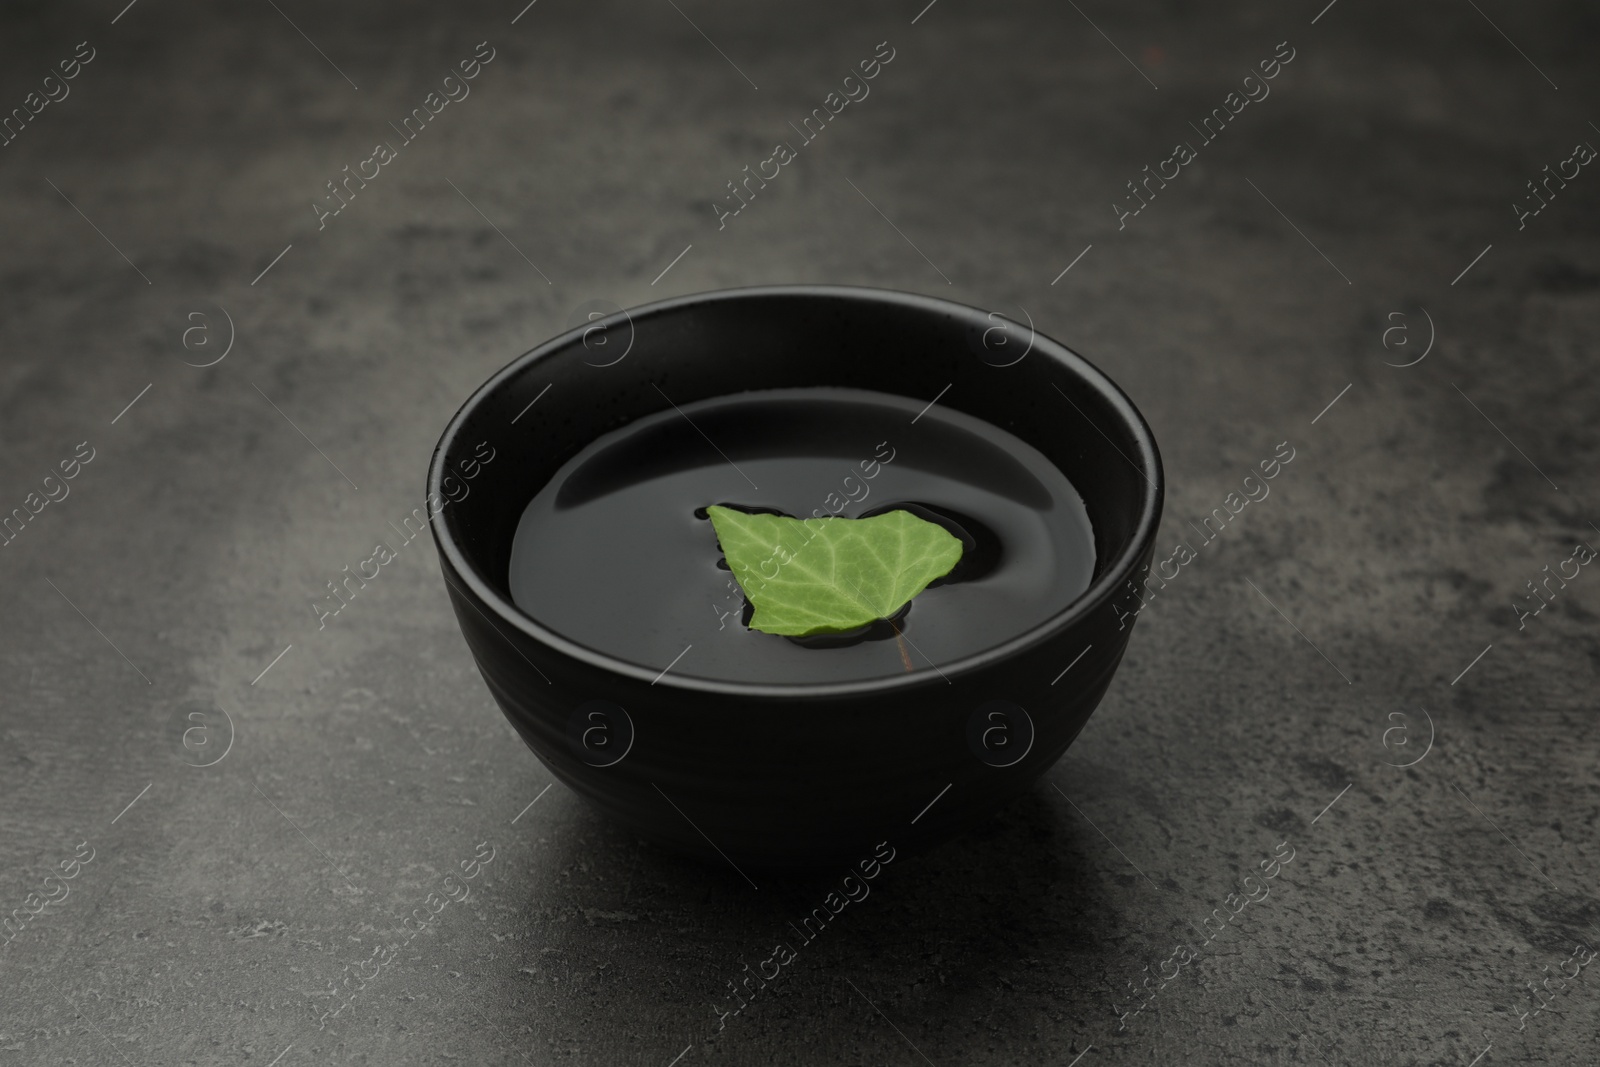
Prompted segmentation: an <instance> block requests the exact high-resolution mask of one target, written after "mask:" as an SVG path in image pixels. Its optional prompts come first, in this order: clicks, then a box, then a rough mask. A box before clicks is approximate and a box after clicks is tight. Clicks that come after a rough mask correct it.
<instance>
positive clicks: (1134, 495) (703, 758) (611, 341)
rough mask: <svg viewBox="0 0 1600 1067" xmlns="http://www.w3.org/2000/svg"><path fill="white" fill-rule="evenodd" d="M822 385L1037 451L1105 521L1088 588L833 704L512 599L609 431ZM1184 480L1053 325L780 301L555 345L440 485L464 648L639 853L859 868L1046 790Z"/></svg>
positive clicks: (453, 424)
mask: <svg viewBox="0 0 1600 1067" xmlns="http://www.w3.org/2000/svg"><path fill="white" fill-rule="evenodd" d="M1019 352H1020V353H1023V355H1021V356H1020V357H1019V356H1017V355H1016V353H1019ZM815 386H836V387H837V386H845V387H853V388H859V389H869V390H876V391H879V392H884V393H894V394H899V395H901V396H906V397H930V398H931V397H934V396H936V395H938V396H939V397H940V399H939V401H938V402H939V403H940V404H941V405H943V406H945V407H948V408H954V409H956V410H959V411H962V412H965V413H967V414H969V415H972V416H975V417H976V418H979V419H983V420H985V421H987V422H989V423H992V424H993V425H995V426H998V427H1001V428H1003V429H1005V430H1007V431H1009V432H1010V433H1012V434H1014V435H1016V436H1017V437H1019V438H1021V439H1022V440H1023V441H1025V442H1027V443H1028V444H1030V445H1032V446H1033V447H1034V448H1037V449H1038V450H1039V451H1040V452H1042V453H1043V454H1044V455H1045V456H1046V457H1047V458H1048V459H1049V460H1050V461H1051V462H1052V463H1054V464H1055V465H1056V466H1057V467H1059V468H1060V469H1061V471H1062V472H1063V473H1064V474H1065V475H1066V476H1067V478H1068V480H1069V481H1071V483H1072V484H1073V486H1074V487H1075V488H1076V489H1077V490H1078V492H1079V493H1080V494H1081V496H1082V498H1083V502H1084V505H1085V507H1086V508H1087V510H1088V514H1089V519H1090V522H1091V524H1092V526H1093V531H1094V548H1095V557H1096V561H1095V567H1094V575H1093V579H1092V582H1091V584H1090V586H1089V588H1088V589H1087V590H1086V591H1085V592H1084V593H1082V594H1081V595H1080V596H1078V597H1077V598H1076V599H1075V600H1073V601H1072V602H1071V603H1064V604H1062V605H1061V608H1060V611H1059V612H1057V613H1056V614H1054V615H1053V616H1051V617H1050V618H1049V619H1047V620H1046V621H1045V622H1043V623H1041V624H1039V625H1037V626H1035V627H1033V628H1032V629H1030V630H1028V631H1026V632H1024V633H1022V634H1020V635H1019V636H1016V637H1014V638H1011V639H1009V640H1006V641H1003V642H1002V643H999V644H997V645H995V646H993V647H991V648H987V649H985V650H983V651H982V652H980V653H978V654H975V655H971V656H967V657H965V658H962V659H959V660H955V661H953V662H948V663H941V664H940V671H939V672H938V673H934V672H932V671H921V672H917V673H914V674H905V675H898V676H886V677H882V678H872V679H868V680H865V681H852V682H836V683H815V684H811V683H807V684H793V683H786V684H762V683H750V682H731V681H714V680H708V679H703V678H694V677H689V676H682V675H678V674H673V673H670V672H669V673H667V674H665V675H662V674H661V673H660V671H661V666H664V665H656V666H648V665H642V664H637V663H630V662H626V661H624V660H621V659H618V658H616V657H613V656H610V655H608V654H606V653H605V652H602V651H600V650H597V649H594V648H590V647H585V646H583V645H580V644H578V643H576V642H574V641H571V640H569V639H567V638H565V637H563V636H562V635H561V634H559V633H557V632H555V631H554V630H552V629H549V628H547V627H546V626H543V625H541V624H540V623H539V622H538V621H536V620H534V619H533V618H531V617H529V616H527V615H525V614H523V612H522V611H520V610H519V609H518V608H517V607H516V606H515V604H513V602H512V600H511V594H510V592H509V588H508V578H507V570H508V563H509V560H510V556H511V546H512V539H513V535H514V534H515V532H516V529H517V525H518V522H519V521H520V519H521V517H522V513H523V510H524V508H525V507H526V506H527V503H528V501H529V500H531V499H532V498H533V496H534V495H535V493H537V492H538V491H539V490H540V489H541V488H542V487H543V486H544V485H545V484H547V483H548V482H549V480H550V478H551V476H552V475H553V474H554V473H555V472H556V471H557V470H558V469H559V468H560V467H561V466H562V464H564V463H565V462H566V461H567V460H569V459H570V458H572V456H574V455H575V454H576V453H578V452H579V451H581V450H582V449H583V448H584V447H586V446H587V445H589V444H590V443H591V442H593V441H594V440H595V439H596V438H597V437H599V436H601V435H602V434H605V433H607V432H609V431H611V430H615V429H617V428H618V427H620V426H623V425H625V424H627V423H630V422H632V421H634V420H636V419H639V418H642V417H644V416H647V415H651V414H654V413H656V412H658V411H662V410H664V409H666V408H667V407H668V406H669V405H668V402H667V401H666V400H665V399H664V396H663V394H665V395H666V396H670V397H672V398H673V402H675V403H677V404H678V405H680V406H681V405H684V404H687V403H689V402H691V401H697V400H702V399H707V398H711V397H717V396H726V395H729V394H735V393H740V392H744V391H746V390H756V389H778V388H797V387H815ZM546 391H548V393H549V395H548V396H545V392H546ZM541 398H542V399H541ZM535 401H538V406H537V407H531V405H533V404H534V402H535ZM485 457H487V458H485ZM1162 484H1163V483H1162V472H1161V460H1160V456H1159V454H1158V452H1157V450H1156V444H1155V440H1154V438H1153V436H1152V435H1151V432H1150V428H1149V426H1147V425H1146V424H1145V421H1144V419H1143V417H1142V416H1141V415H1140V414H1139V412H1138V411H1137V410H1136V409H1135V408H1134V406H1133V404H1132V403H1131V402H1130V401H1129V400H1128V398H1127V397H1126V396H1125V395H1123V393H1122V392H1121V390H1119V389H1118V388H1117V387H1116V385H1114V384H1113V383H1112V382H1111V380H1110V379H1109V378H1107V377H1106V376H1105V375H1104V374H1102V373H1101V372H1100V371H1099V370H1097V369H1096V368H1095V367H1094V366H1092V365H1091V364H1090V363H1089V362H1088V361H1086V360H1085V359H1083V358H1082V357H1081V356H1079V355H1077V354H1076V353H1074V352H1072V351H1070V350H1069V349H1067V348H1066V347H1065V346H1064V345H1061V344H1059V343H1058V342H1055V341H1052V340H1051V339H1049V338H1047V337H1044V336H1043V335H1040V334H1037V333H1035V332H1034V331H1033V330H1032V328H1031V326H1021V325H1018V324H1017V323H1015V322H1011V321H1008V320H1002V319H1000V318H999V317H998V316H995V315H992V314H990V313H986V312H984V311H982V310H979V309H976V308H971V307H967V306H965V305H961V304H956V303H952V302H949V301H945V300H938V299H934V298H931V297H925V296H918V295H913V294H908V293H899V292H891V291H887V290H878V289H867V288H854V287H844V286H781V287H759V288H748V289H732V290H723V291H718V292H711V293H701V294H695V295H691V296H685V297H679V298H676V299H672V300H666V301H662V302H660V303H655V304H650V305H646V306H644V307H640V308H635V309H632V310H631V311H626V312H618V313H616V314H613V315H611V316H609V317H606V318H603V319H599V320H597V321H595V322H594V323H593V324H591V325H588V326H583V327H579V328H577V329H573V330H570V331H568V332H566V333H564V334H561V335H560V336H558V337H555V338H553V339H552V340H549V341H547V342H545V343H544V344H542V345H540V346H539V347H537V348H535V349H533V350H532V351H531V352H528V353H527V354H525V355H523V356H521V357H519V358H518V359H516V360H515V361H513V362H512V363H511V364H509V365H508V366H506V367H505V368H504V369H502V370H501V371H500V372H498V373H497V374H495V375H494V376H493V377H492V378H490V379H489V381H487V382H486V383H484V385H483V386H481V387H480V388H479V389H478V391H477V392H476V393H474V394H473V395H472V397H471V398H470V399H469V400H468V401H467V402H466V404H465V405H464V406H463V407H462V408H461V410H460V411H458V412H457V413H456V415H455V416H454V417H453V418H452V419H451V420H450V423H449V425H448V426H447V427H446V428H445V431H444V434H443V436H442V437H441V438H440V441H439V444H438V446H437V448H436V449H435V451H434V455H433V460H432V463H431V465H430V468H429V471H428V483H427V486H428V510H429V512H430V513H435V512H436V513H437V514H436V515H435V518H434V521H433V522H432V524H431V525H432V527H433V533H434V539H435V543H436V544H437V546H438V549H439V559H440V567H441V569H442V571H443V573H444V578H445V583H446V586H447V589H448V591H449V596H450V601H451V604H452V606H453V607H454V609H455V613H456V618H457V620H458V621H459V622H460V625H461V632H462V634H463V635H464V636H465V638H466V641H467V645H468V647H469V648H470V649H471V651H472V655H473V658H474V659H475V660H476V662H477V665H478V669H479V671H480V672H481V673H482V675H483V678H484V680H485V682H487V683H488V686H489V690H490V692H491V693H492V694H493V695H494V698H495V700H496V701H497V702H498V703H499V705H500V707H501V709H502V710H503V711H504V712H505V715H506V717H507V718H508V719H509V720H510V721H511V724H512V725H513V726H514V727H515V728H516V730H517V732H518V733H519V734H520V735H521V736H522V738H523V740H525V741H526V742H527V744H528V746H529V747H530V748H531V749H533V751H534V753H535V754H536V755H537V756H538V757H539V759H540V760H541V761H542V762H543V763H544V764H545V766H547V767H548V768H549V769H550V771H551V772H552V773H553V774H554V775H555V776H556V777H557V778H558V779H560V780H561V781H562V783H564V784H565V785H567V786H568V787H569V788H571V789H572V790H574V791H575V792H577V793H579V794H580V795H582V796H583V797H585V798H586V799H588V800H589V801H590V802H591V803H593V804H594V805H595V806H596V807H598V808H599V809H600V810H601V811H603V812H605V813H606V814H607V815H609V816H610V817H612V818H614V819H616V820H617V821H618V822H620V823H622V824H624V825H626V826H628V827H629V828H631V829H632V830H633V831H635V832H637V833H638V834H639V835H640V836H642V837H645V838H647V839H650V840H652V841H655V842H657V843H659V844H661V845H664V846H666V847H668V848H671V849H673V850H675V851H679V852H684V853H691V854H695V855H699V856H702V857H704V858H706V859H708V860H710V861H712V862H715V863H724V862H726V863H731V864H733V865H734V866H736V867H738V868H739V869H740V870H741V871H744V870H747V869H814V868H817V867H819V866H823V865H829V864H848V863H851V862H853V861H856V860H860V859H863V858H866V857H869V856H870V855H871V854H872V851H873V848H874V846H875V845H876V844H877V843H879V842H883V841H887V842H889V843H890V845H891V847H893V848H895V849H897V850H907V851H911V852H915V851H919V850H922V849H926V848H929V847H931V846H933V845H935V844H937V843H938V842H940V841H943V840H946V839H948V838H950V837H952V836H954V835H956V834H959V833H961V832H963V831H964V830H966V829H968V828H970V827H971V826H973V825H975V824H976V823H978V822H979V821H980V820H981V819H983V818H984V817H985V816H987V815H988V814H989V813H991V812H992V811H994V810H995V809H997V808H998V807H1000V806H1001V805H1003V804H1005V803H1006V802H1007V801H1009V800H1011V799H1012V798H1014V797H1016V796H1017V795H1018V794H1020V793H1022V792H1023V791H1024V790H1026V789H1027V788H1028V787H1029V785H1031V784H1032V783H1033V782H1034V781H1035V780H1037V779H1038V777H1039V776H1040V775H1041V774H1043V773H1044V772H1045V771H1046V770H1047V769H1048V768H1049V767H1050V766H1051V765H1052V764H1054V763H1055V761H1056V760H1057V759H1059V758H1060V757H1061V755H1062V753H1063V752H1065V751H1066V748H1067V746H1068V745H1070V744H1071V743H1072V741H1073V739H1074V738H1076V737H1077V735H1078V732H1079V731H1080V730H1082V728H1083V725H1084V723H1085V722H1086V721H1087V720H1088V718H1089V715H1090V714H1091V713H1092V712H1093V711H1094V708H1095V706H1096V705H1097V704H1098V703H1099V702H1100V698H1101V697H1102V695H1103V694H1104V693H1105V691H1106V687H1107V686H1108V685H1109V684H1110V681H1111V676H1112V674H1113V673H1114V672H1115V670H1116V668H1117V665H1118V663H1119V662H1120V661H1121V659H1122V654H1123V651H1124V649H1125V648H1126V647H1127V642H1128V638H1129V635H1130V634H1131V633H1132V625H1133V614H1134V612H1135V611H1136V609H1137V607H1138V604H1139V601H1138V599H1137V595H1136V594H1135V593H1134V592H1133V585H1132V580H1133V579H1134V578H1135V577H1136V576H1138V575H1140V574H1142V572H1143V569H1144V568H1146V567H1148V565H1149V562H1150V558H1151V551H1152V548H1153V545H1154V540H1155V534H1156V528H1157V526H1158V524H1159V522H1160V518H1161V506H1162ZM1069 665H1070V668H1071V669H1070V670H1067V668H1068V667H1069ZM1019 753H1020V755H1019Z"/></svg>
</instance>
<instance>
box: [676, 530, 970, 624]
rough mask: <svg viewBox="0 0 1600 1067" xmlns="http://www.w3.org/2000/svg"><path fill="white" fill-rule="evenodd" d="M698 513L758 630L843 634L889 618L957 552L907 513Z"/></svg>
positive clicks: (941, 533) (945, 569)
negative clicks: (804, 515) (845, 516)
mask: <svg viewBox="0 0 1600 1067" xmlns="http://www.w3.org/2000/svg"><path fill="white" fill-rule="evenodd" d="M706 512H707V514H709V515H710V516H711V525H712V527H713V528H714V529H715V530H716V533H717V541H718V543H719V544H721V546H722V555H723V557H724V558H725V559H727V561H728V566H729V567H731V568H732V569H733V574H734V577H735V578H736V579H738V582H739V585H740V587H741V588H742V589H743V590H744V595H745V598H746V599H747V600H749V601H750V605H751V606H752V607H753V608H754V609H755V613H754V614H753V615H752V616H751V619H750V626H751V628H752V629H755V630H760V631H762V632H763V633H769V634H782V635H785V636H789V637H805V636H807V635H810V634H826V633H843V632H845V631H847V630H854V629H857V628H859V627H862V626H865V625H867V624H868V623H870V622H873V621H875V620H877V619H887V618H890V617H892V616H893V615H894V614H895V613H896V612H897V611H899V610H900V609H901V608H902V607H904V606H905V605H906V604H907V603H908V602H909V601H910V600H911V598H912V597H914V596H916V595H917V594H918V593H920V592H922V591H923V590H924V589H926V588H927V587H928V583H929V582H931V581H934V580H935V579H938V578H942V577H944V576H945V575H946V574H949V573H950V571H951V569H952V568H954V567H955V565H956V563H957V562H959V561H960V559H961V551H962V545H961V539H960V538H959V537H956V536H954V535H952V534H951V533H950V532H949V531H948V530H946V529H945V528H944V527H942V526H939V525H938V524H936V523H932V522H928V521H927V520H926V519H921V518H918V517H917V516H915V515H913V514H911V513H910V512H909V511H890V512H886V513H885V514H882V515H874V516H873V517H872V518H870V519H841V518H834V517H829V518H812V519H806V520H804V521H802V520H800V519H791V518H788V517H787V516H784V515H750V514H747V513H745V512H743V511H735V510H733V509H732V508H725V507H720V506H716V505H713V506H711V507H709V508H707V509H706Z"/></svg>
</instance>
